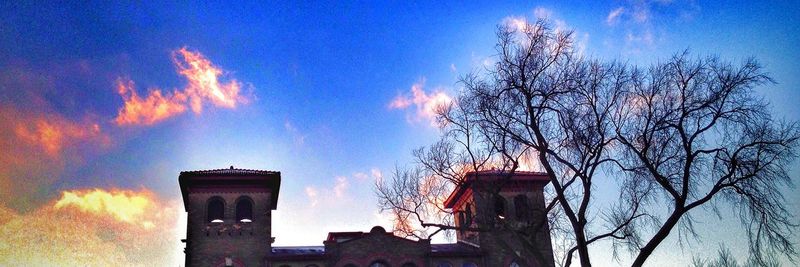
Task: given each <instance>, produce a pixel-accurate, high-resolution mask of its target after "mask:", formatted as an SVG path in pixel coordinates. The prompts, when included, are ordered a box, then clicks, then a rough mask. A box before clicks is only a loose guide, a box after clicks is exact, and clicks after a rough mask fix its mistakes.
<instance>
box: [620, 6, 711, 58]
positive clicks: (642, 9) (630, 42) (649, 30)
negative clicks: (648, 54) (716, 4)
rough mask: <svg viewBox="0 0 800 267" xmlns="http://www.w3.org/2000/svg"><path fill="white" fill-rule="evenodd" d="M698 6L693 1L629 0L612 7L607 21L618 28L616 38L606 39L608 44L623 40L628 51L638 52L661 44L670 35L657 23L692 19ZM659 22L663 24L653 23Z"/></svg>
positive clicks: (697, 10)
mask: <svg viewBox="0 0 800 267" xmlns="http://www.w3.org/2000/svg"><path fill="white" fill-rule="evenodd" d="M699 10H700V7H699V5H698V4H697V3H696V2H695V1H693V0H688V1H657V0H656V1H653V0H645V1H627V2H625V3H623V4H622V5H620V6H618V7H616V8H614V9H612V10H610V11H609V12H608V15H607V16H606V20H605V24H606V25H607V26H608V27H609V28H612V29H618V31H619V35H616V38H612V39H609V40H606V41H605V43H606V44H607V45H614V43H617V42H621V44H622V46H621V47H622V48H623V52H624V53H626V54H639V53H641V52H643V51H646V50H653V49H656V48H657V47H658V44H659V41H660V40H662V39H664V35H666V34H667V32H666V31H665V29H663V28H659V27H658V25H661V24H664V22H666V23H670V22H680V21H688V20H691V19H692V17H694V15H695V14H696V13H697V12H699ZM654 21H659V22H660V23H654Z"/></svg>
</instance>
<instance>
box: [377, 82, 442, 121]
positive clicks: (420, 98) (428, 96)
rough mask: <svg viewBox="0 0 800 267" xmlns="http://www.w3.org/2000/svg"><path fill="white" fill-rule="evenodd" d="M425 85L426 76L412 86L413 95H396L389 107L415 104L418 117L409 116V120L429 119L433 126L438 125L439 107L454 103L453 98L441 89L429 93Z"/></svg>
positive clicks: (403, 107) (399, 107) (404, 107)
mask: <svg viewBox="0 0 800 267" xmlns="http://www.w3.org/2000/svg"><path fill="white" fill-rule="evenodd" d="M423 87H425V79H424V78H423V79H422V80H421V81H420V82H417V83H414V84H413V85H412V86H411V96H409V95H405V94H403V95H399V96H397V97H395V99H394V100H392V102H390V103H389V109H406V108H408V107H410V106H411V105H414V106H415V107H416V117H415V118H408V120H409V122H417V121H421V120H428V121H430V124H431V126H437V123H436V115H437V112H438V111H439V109H441V108H443V107H446V106H448V105H450V104H451V103H453V98H452V97H450V96H449V95H447V93H445V92H442V91H440V90H437V91H434V92H432V93H427V92H425V90H424V89H423Z"/></svg>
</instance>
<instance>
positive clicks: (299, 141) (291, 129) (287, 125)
mask: <svg viewBox="0 0 800 267" xmlns="http://www.w3.org/2000/svg"><path fill="white" fill-rule="evenodd" d="M283 128H284V129H286V132H288V133H289V135H290V136H291V137H292V139H293V140H294V143H295V144H296V145H298V146H302V145H303V144H305V142H306V135H305V134H303V133H302V132H300V130H299V129H297V126H295V125H294V124H293V123H292V122H291V121H289V120H286V121H285V122H284V123H283Z"/></svg>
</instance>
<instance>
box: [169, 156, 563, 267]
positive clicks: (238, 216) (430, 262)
mask: <svg viewBox="0 0 800 267" xmlns="http://www.w3.org/2000/svg"><path fill="white" fill-rule="evenodd" d="M178 181H179V184H180V188H181V194H182V195H183V204H184V207H185V209H186V212H188V220H187V232H186V239H183V240H182V242H184V243H186V248H185V249H184V253H185V254H186V266H272V267H287V266H291V267H295V266H300V267H322V266H336V267H338V266H341V267H357V266H369V267H383V266H391V267H425V266H431V267H438V266H452V267H457V266H463V267H472V266H554V261H553V252H552V247H551V243H550V233H549V226H548V225H547V221H546V220H544V219H543V218H544V213H543V212H542V211H543V209H544V196H543V193H542V189H543V187H544V186H545V185H546V184H547V182H548V179H547V178H546V177H545V176H544V175H542V174H539V173H533V172H516V173H514V174H507V173H502V172H498V171H485V172H473V173H469V174H467V177H465V179H464V181H465V182H464V184H463V185H460V186H458V187H457V188H455V190H454V191H453V192H452V194H451V195H450V196H449V197H448V198H447V200H446V201H445V206H446V207H447V208H450V209H452V211H453V212H454V214H456V216H455V224H456V226H458V227H459V228H460V230H458V231H457V234H456V239H457V242H456V243H452V244H431V243H430V240H410V239H405V238H400V237H397V236H394V235H393V234H392V233H391V232H387V231H386V230H385V229H383V228H382V227H379V226H376V227H373V228H372V229H371V230H370V231H368V232H332V233H329V234H328V236H327V238H326V239H325V240H324V241H323V242H322V245H314V246H305V247H279V246H272V243H273V242H274V240H275V238H274V237H273V236H279V235H281V233H273V232H272V216H271V214H272V211H273V210H275V209H276V208H277V207H278V199H279V198H278V196H279V193H280V185H281V174H280V172H275V171H262V170H246V169H234V168H233V167H232V166H231V168H229V169H218V170H201V171H185V172H181V174H180V176H179V178H178ZM492 190H494V191H492ZM490 192H495V193H490ZM498 192H499V193H498ZM500 222H502V223H504V224H503V225H511V226H512V227H513V226H515V225H516V226H520V227H529V226H532V225H536V223H535V222H543V223H540V224H538V226H537V227H535V228H521V229H538V230H534V231H532V232H530V233H527V234H531V235H535V239H534V240H535V247H536V248H537V249H535V251H533V252H530V249H529V250H525V249H522V248H523V247H522V245H521V243H520V241H519V240H518V238H516V239H515V238H514V236H513V235H512V233H511V232H509V231H507V230H502V229H503V228H498V227H494V228H491V227H490V226H492V225H498V223H500ZM495 228H496V229H495ZM474 229H494V230H490V231H483V230H481V231H474ZM283 234H287V233H283ZM526 251H528V252H526Z"/></svg>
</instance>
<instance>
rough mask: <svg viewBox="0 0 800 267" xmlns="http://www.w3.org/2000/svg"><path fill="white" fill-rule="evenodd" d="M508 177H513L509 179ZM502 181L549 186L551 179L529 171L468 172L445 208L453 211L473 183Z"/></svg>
mask: <svg viewBox="0 0 800 267" xmlns="http://www.w3.org/2000/svg"><path fill="white" fill-rule="evenodd" d="M506 175H511V177H510V178H507V177H506ZM502 179H509V181H521V182H532V183H541V184H547V183H549V182H550V178H549V177H547V174H546V173H543V172H529V171H514V172H507V171H502V170H486V171H477V172H468V173H467V174H465V175H464V180H463V182H462V183H461V184H460V185H457V186H456V188H455V190H453V192H452V193H451V194H450V196H449V197H447V200H445V201H444V207H445V208H448V209H451V208H453V206H454V205H455V204H456V202H457V201H458V200H459V199H460V198H461V196H462V195H464V193H465V192H466V191H467V189H469V188H470V187H471V186H472V184H473V183H475V182H477V181H497V180H502Z"/></svg>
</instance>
